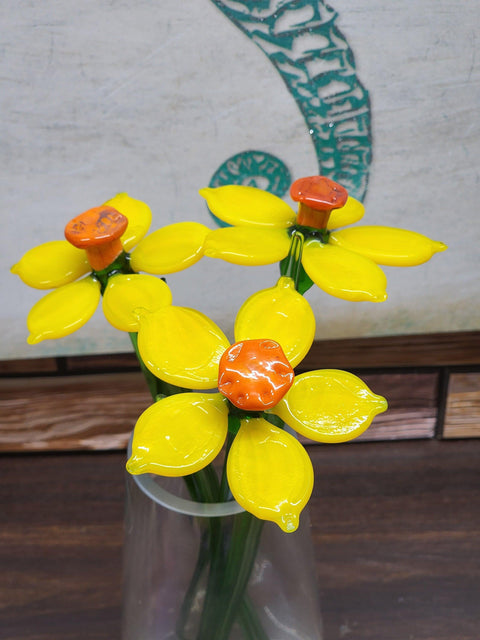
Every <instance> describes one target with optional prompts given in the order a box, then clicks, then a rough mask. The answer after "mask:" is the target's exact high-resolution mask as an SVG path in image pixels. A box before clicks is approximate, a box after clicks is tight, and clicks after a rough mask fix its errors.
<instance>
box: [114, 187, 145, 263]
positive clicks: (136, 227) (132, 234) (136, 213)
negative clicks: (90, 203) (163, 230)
mask: <svg viewBox="0 0 480 640" xmlns="http://www.w3.org/2000/svg"><path fill="white" fill-rule="evenodd" d="M105 204H106V205H108V206H109V207H113V208H114V209H116V210H117V211H120V213H122V214H123V215H124V216H126V217H127V218H128V227H127V229H126V231H125V233H124V234H123V235H122V237H121V241H122V244H123V248H124V249H125V251H131V249H133V247H134V246H135V245H136V244H137V243H138V242H140V240H141V239H142V238H143V236H144V235H145V234H146V233H147V231H148V230H149V228H150V225H151V224H152V212H151V210H150V207H149V206H148V205H146V204H145V202H142V201H141V200H135V198H131V197H130V196H129V195H128V193H118V194H117V195H116V196H115V197H114V198H112V199H111V200H107V202H105Z"/></svg>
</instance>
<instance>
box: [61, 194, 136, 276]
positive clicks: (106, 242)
mask: <svg viewBox="0 0 480 640" xmlns="http://www.w3.org/2000/svg"><path fill="white" fill-rule="evenodd" d="M127 226H128V219H127V218H126V217H125V216H124V215H123V214H121V213H120V212H119V211H117V210H116V209H114V208H113V207H108V206H102V207H94V208H93V209H89V210H88V211H84V212H83V213H81V214H80V215H79V216H77V217H76V218H73V220H70V222H69V223H68V224H67V226H66V227H65V237H66V239H67V240H68V242H70V244H73V246H74V247H77V248H78V249H85V251H86V252H87V258H88V261H89V262H90V264H91V266H92V268H93V269H94V270H95V271H101V270H102V269H105V268H106V267H108V265H110V264H112V262H113V261H114V260H115V259H116V258H117V257H118V256H119V255H120V254H121V253H122V251H123V246H122V243H121V240H120V237H121V235H122V234H123V233H124V231H125V229H126V228H127Z"/></svg>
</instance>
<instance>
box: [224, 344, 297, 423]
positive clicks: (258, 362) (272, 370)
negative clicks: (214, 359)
mask: <svg viewBox="0 0 480 640" xmlns="http://www.w3.org/2000/svg"><path fill="white" fill-rule="evenodd" d="M293 378H294V372H293V369H292V367H291V365H290V363H289V362H288V360H287V358H286V356H285V354H284V353H283V350H282V347H281V346H280V345H279V344H278V342H275V341H274V340H264V339H261V340H243V341H242V342H236V343H235V344H233V345H232V346H231V347H229V348H228V349H227V350H226V351H225V353H224V354H223V356H222V357H221V359H220V363H219V376H218V390H219V391H220V393H222V394H223V395H224V396H226V397H227V398H228V399H229V400H230V402H231V403H232V404H234V405H235V406H236V407H238V408H239V409H243V410H244V411H264V410H265V409H269V408H271V407H274V406H275V405H276V404H278V403H279V402H280V400H281V399H282V398H283V396H284V395H285V394H286V393H287V391H288V390H289V389H290V387H291V386H292V383H293Z"/></svg>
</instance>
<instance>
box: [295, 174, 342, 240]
mask: <svg viewBox="0 0 480 640" xmlns="http://www.w3.org/2000/svg"><path fill="white" fill-rule="evenodd" d="M290 196H291V197H292V200H294V201H295V202H299V203H300V204H299V207H298V214H297V222H298V224H299V225H302V226H304V227H313V228H314V229H326V228H327V223H328V219H329V218H330V213H331V212H332V211H333V209H339V208H340V207H343V206H344V205H345V203H346V202H347V199H348V192H347V190H346V189H344V188H343V187H342V186H341V185H339V184H337V183H336V182H334V181H333V180H330V178H326V177H325V176H310V177H308V178H299V179H298V180H295V182H294V183H293V184H292V186H291V187H290Z"/></svg>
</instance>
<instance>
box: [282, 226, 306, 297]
mask: <svg viewBox="0 0 480 640" xmlns="http://www.w3.org/2000/svg"><path fill="white" fill-rule="evenodd" d="M304 241H305V237H304V235H303V233H301V232H300V231H297V230H295V231H294V232H293V233H292V236H291V239H290V250H289V252H288V256H287V257H286V258H285V260H282V262H281V265H280V273H281V274H282V276H287V277H288V278H292V280H293V282H294V283H295V289H298V281H299V278H300V270H301V268H302V254H303V243H304Z"/></svg>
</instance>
